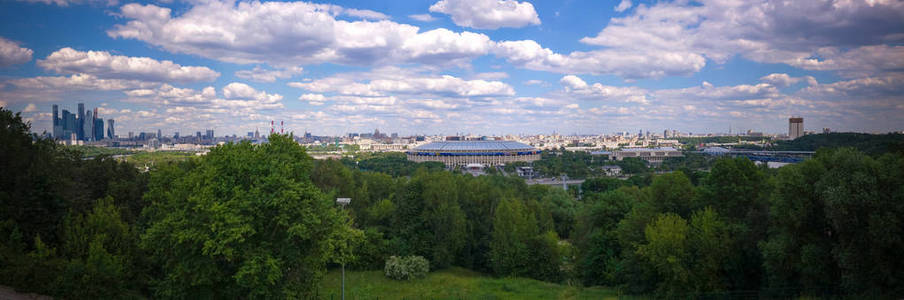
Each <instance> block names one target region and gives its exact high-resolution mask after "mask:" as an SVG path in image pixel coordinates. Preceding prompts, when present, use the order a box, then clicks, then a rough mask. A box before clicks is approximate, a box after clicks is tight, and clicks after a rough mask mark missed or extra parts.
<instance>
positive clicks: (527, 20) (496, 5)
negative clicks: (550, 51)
mask: <svg viewBox="0 0 904 300" xmlns="http://www.w3.org/2000/svg"><path fill="white" fill-rule="evenodd" d="M430 11H431V12H437V13H444V14H447V15H450V16H451V17H452V22H455V24H456V25H458V26H462V27H471V28H477V29H498V28H500V27H512V28H519V27H524V26H528V25H539V24H540V17H539V16H537V12H536V11H535V10H534V6H533V5H532V4H530V3H529V2H518V1H515V0H470V1H466V0H440V1H439V2H436V3H435V4H433V5H432V6H430Z"/></svg>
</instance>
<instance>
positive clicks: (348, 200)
mask: <svg viewBox="0 0 904 300" xmlns="http://www.w3.org/2000/svg"><path fill="white" fill-rule="evenodd" d="M351 202H352V198H336V203H337V204H339V206H341V207H342V208H343V209H345V206H346V205H348V204H349V203H351ZM342 300H345V258H342Z"/></svg>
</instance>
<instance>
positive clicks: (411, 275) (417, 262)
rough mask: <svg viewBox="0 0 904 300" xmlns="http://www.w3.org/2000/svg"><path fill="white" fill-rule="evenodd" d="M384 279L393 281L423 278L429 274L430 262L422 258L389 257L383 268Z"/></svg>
mask: <svg viewBox="0 0 904 300" xmlns="http://www.w3.org/2000/svg"><path fill="white" fill-rule="evenodd" d="M383 272H384V273H385V274H386V277H389V278H392V279H395V280H412V279H416V278H423V277H424V276H427V272H430V262H428V261H427V259H425V258H424V257H422V256H413V255H412V256H402V257H399V256H395V255H393V256H390V257H389V258H387V259H386V266H384V267H383Z"/></svg>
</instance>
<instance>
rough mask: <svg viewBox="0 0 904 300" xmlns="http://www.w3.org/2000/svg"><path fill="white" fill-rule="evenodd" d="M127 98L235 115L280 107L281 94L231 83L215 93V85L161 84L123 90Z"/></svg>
mask: <svg viewBox="0 0 904 300" xmlns="http://www.w3.org/2000/svg"><path fill="white" fill-rule="evenodd" d="M125 93H126V95H128V96H129V97H130V99H129V100H130V101H133V102H139V103H141V102H144V103H154V104H158V105H165V106H168V107H170V108H175V107H191V108H192V109H200V110H203V111H205V112H208V113H230V114H234V115H249V114H256V113H258V112H259V111H261V110H269V109H279V108H283V104H282V102H281V100H282V98H283V96H282V95H279V94H271V93H267V92H265V91H261V90H258V89H255V88H254V87H251V86H250V85H247V84H244V83H240V82H232V83H229V84H227V85H226V86H224V87H223V88H222V89H221V90H220V93H219V95H222V97H219V96H218V93H217V91H216V89H215V88H214V87H206V88H203V89H201V90H195V89H190V88H178V87H174V86H171V85H169V84H163V85H161V86H160V87H158V88H151V89H134V90H129V91H125Z"/></svg>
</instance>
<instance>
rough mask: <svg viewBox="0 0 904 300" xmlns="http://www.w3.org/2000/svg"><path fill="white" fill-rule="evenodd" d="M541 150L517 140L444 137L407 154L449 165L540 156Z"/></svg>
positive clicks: (416, 159)
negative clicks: (451, 138)
mask: <svg viewBox="0 0 904 300" xmlns="http://www.w3.org/2000/svg"><path fill="white" fill-rule="evenodd" d="M541 152H542V151H540V150H538V149H536V148H534V147H532V146H530V145H526V144H523V143H520V142H515V141H444V142H432V143H429V144H425V145H422V146H419V147H417V148H414V149H412V150H410V151H408V152H406V154H407V155H408V160H410V161H414V162H427V161H435V162H441V163H444V164H446V166H447V167H455V166H467V165H469V164H481V165H484V166H498V165H504V164H508V163H513V162H518V161H523V162H532V161H535V160H539V159H540V153H541Z"/></svg>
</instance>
